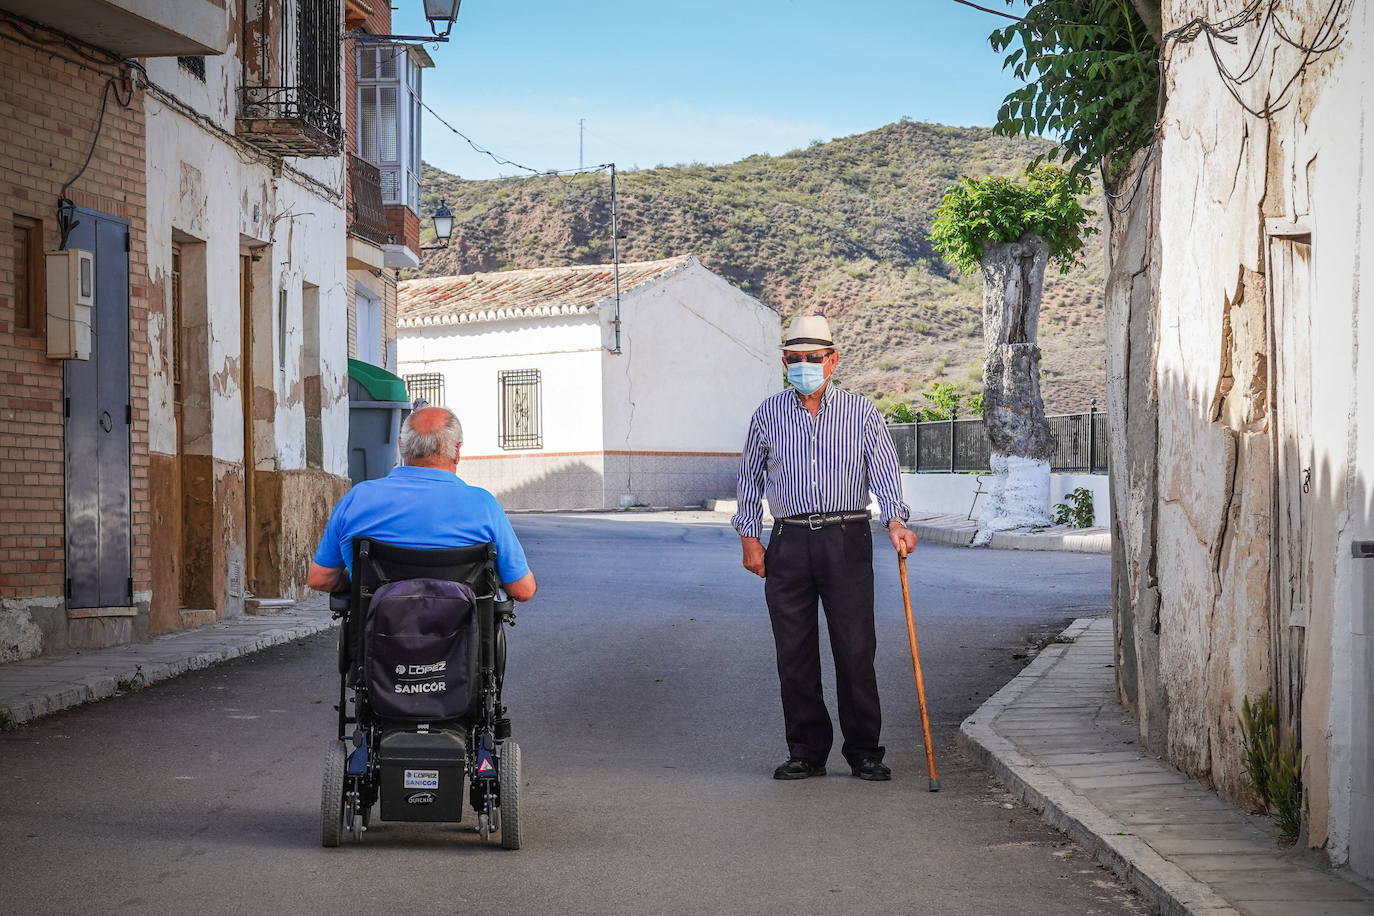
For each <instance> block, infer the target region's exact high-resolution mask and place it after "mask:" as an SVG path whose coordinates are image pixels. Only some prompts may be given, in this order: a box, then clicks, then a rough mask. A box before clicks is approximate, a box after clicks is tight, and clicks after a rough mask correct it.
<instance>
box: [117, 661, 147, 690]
mask: <svg viewBox="0 0 1374 916" xmlns="http://www.w3.org/2000/svg"><path fill="white" fill-rule="evenodd" d="M146 686H148V680H147V678H145V677H144V676H143V666H142V665H135V666H134V673H133V674H131V675H129V676H128V677H122V678H120V679H119V681H118V682H117V683H116V684H115V692H116V693H133V692H134V691H135V690H138V689H140V688H142V687H146Z"/></svg>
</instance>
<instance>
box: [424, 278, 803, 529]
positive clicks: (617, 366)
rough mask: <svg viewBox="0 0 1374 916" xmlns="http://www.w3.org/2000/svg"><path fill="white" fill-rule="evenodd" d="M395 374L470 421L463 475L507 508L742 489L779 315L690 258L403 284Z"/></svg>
mask: <svg viewBox="0 0 1374 916" xmlns="http://www.w3.org/2000/svg"><path fill="white" fill-rule="evenodd" d="M397 337H398V343H397V350H398V365H399V370H400V374H401V375H402V377H404V378H405V379H406V382H407V384H408V385H409V387H410V393H411V397H423V398H425V399H426V400H427V401H429V402H430V403H431V404H439V405H443V406H446V407H449V408H450V409H452V410H453V411H454V412H455V413H456V414H457V415H458V417H459V419H460V420H462V422H463V432H464V443H463V452H462V461H461V464H460V465H459V468H458V474H459V476H461V477H462V478H463V479H464V480H466V481H468V482H469V483H472V484H474V485H476V486H481V487H485V488H486V489H488V490H490V491H491V492H492V493H493V494H495V495H496V497H497V498H498V499H499V500H500V501H501V503H502V504H503V505H504V506H505V507H506V508H508V509H606V508H620V507H624V506H631V505H651V506H693V505H700V504H701V503H702V502H703V501H704V500H707V499H718V498H722V497H729V496H732V495H733V494H734V489H735V475H736V471H737V470H738V464H739V454H740V450H741V449H742V448H743V445H744V437H745V433H746V431H747V428H748V423H749V418H750V415H751V414H752V413H753V411H754V408H755V407H757V406H758V404H759V402H760V401H762V400H763V399H764V398H765V397H767V396H768V395H770V394H772V393H774V392H776V391H778V390H779V389H780V387H781V385H782V375H783V373H782V367H781V365H780V363H779V361H778V356H779V351H778V345H779V342H780V338H781V322H780V319H779V317H778V314H777V313H776V312H774V311H773V310H772V309H771V308H769V307H768V306H766V305H764V304H763V303H761V302H759V301H758V300H757V299H755V298H753V297H752V296H749V295H747V294H746V293H744V292H742V291H740V290H739V289H737V288H736V287H735V286H733V285H732V284H730V283H729V282H728V281H726V280H724V279H723V278H721V277H719V276H717V275H716V274H714V273H712V272H711V271H710V270H707V269H706V268H705V267H703V266H702V264H701V262H700V261H698V260H697V259H696V258H695V257H691V256H684V257H676V258H668V259H665V260H661V261H643V262H637V263H629V264H621V265H620V289H619V296H618V297H617V293H616V282H615V272H614V270H613V269H612V267H611V266H610V265H579V266H573V267H544V268H534V269H530V270H507V271H499V272H494V273H478V274H463V275H460V276H454V277H433V278H428V279H423V280H410V281H406V282H404V283H402V284H401V287H400V303H399V309H398V322H397Z"/></svg>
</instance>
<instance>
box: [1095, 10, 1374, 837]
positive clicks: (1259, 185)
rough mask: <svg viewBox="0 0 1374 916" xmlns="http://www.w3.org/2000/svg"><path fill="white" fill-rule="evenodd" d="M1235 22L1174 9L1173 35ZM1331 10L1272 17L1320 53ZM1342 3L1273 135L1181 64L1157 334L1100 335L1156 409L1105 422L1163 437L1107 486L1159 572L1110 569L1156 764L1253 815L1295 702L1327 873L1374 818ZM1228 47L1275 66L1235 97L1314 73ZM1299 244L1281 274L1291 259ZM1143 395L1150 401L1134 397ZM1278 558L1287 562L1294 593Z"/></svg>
mask: <svg viewBox="0 0 1374 916" xmlns="http://www.w3.org/2000/svg"><path fill="white" fill-rule="evenodd" d="M1232 6H1233V4H1223V3H1219V2H1208V3H1198V2H1196V0H1166V2H1165V3H1164V20H1165V25H1164V28H1165V30H1166V31H1168V30H1169V29H1171V28H1174V27H1177V26H1179V25H1181V24H1183V23H1184V22H1187V21H1189V20H1191V19H1193V18H1194V17H1195V16H1199V15H1202V16H1205V17H1210V18H1212V19H1221V18H1225V16H1226V15H1228V14H1229V13H1232V12H1234V10H1232V9H1231V7H1232ZM1327 9H1328V5H1327V4H1311V5H1308V4H1297V3H1294V4H1280V7H1279V10H1278V15H1279V17H1280V20H1281V22H1282V25H1283V26H1284V27H1285V29H1286V31H1287V33H1288V34H1290V35H1293V36H1298V35H1302V36H1307V37H1309V38H1310V37H1311V36H1312V35H1314V34H1315V33H1316V32H1317V29H1318V25H1319V22H1320V20H1321V18H1322V16H1323V15H1324V14H1325V13H1326V11H1327ZM1347 9H1348V12H1347V15H1346V17H1345V18H1344V19H1343V20H1342V23H1341V30H1342V32H1343V35H1344V38H1343V41H1342V42H1341V44H1340V46H1339V47H1338V48H1337V49H1336V50H1334V51H1333V52H1331V53H1328V54H1324V55H1320V56H1318V57H1315V58H1314V59H1312V60H1311V61H1310V62H1309V63H1308V64H1307V66H1306V68H1305V70H1303V71H1302V72H1301V74H1300V75H1299V76H1298V77H1297V80H1296V82H1295V83H1294V84H1293V88H1292V90H1291V96H1290V101H1289V103H1288V104H1287V105H1286V106H1285V107H1282V108H1281V109H1280V110H1279V111H1277V113H1275V114H1274V115H1273V116H1272V117H1270V118H1267V119H1266V118H1261V117H1256V116H1254V115H1252V114H1247V113H1245V112H1244V111H1243V110H1242V109H1241V107H1240V106H1239V105H1238V104H1237V103H1236V101H1235V100H1234V99H1233V98H1232V96H1231V95H1230V94H1229V93H1228V91H1227V89H1226V87H1225V86H1224V85H1223V82H1222V79H1221V77H1220V76H1219V74H1218V70H1217V65H1216V62H1215V61H1214V60H1213V57H1212V54H1211V53H1209V46H1208V43H1207V41H1206V40H1205V39H1204V40H1199V41H1196V42H1191V43H1179V44H1174V45H1172V46H1171V47H1170V48H1169V49H1168V51H1167V59H1166V74H1167V77H1166V81H1167V83H1166V86H1167V98H1168V103H1167V108H1166V111H1165V116H1164V121H1163V128H1162V142H1161V144H1160V149H1159V161H1158V169H1159V173H1160V184H1159V192H1158V193H1159V220H1158V245H1159V279H1158V288H1157V297H1158V299H1157V307H1156V309H1155V311H1154V314H1153V326H1154V329H1155V330H1154V336H1155V340H1154V341H1153V342H1152V341H1150V340H1148V339H1143V338H1142V337H1139V336H1137V337H1135V338H1129V337H1123V338H1121V339H1120V340H1117V341H1116V342H1115V344H1114V343H1113V341H1112V340H1109V350H1110V351H1111V353H1112V363H1113V366H1112V368H1111V370H1110V372H1111V374H1113V375H1114V376H1116V375H1119V374H1120V373H1123V372H1127V371H1129V370H1130V369H1131V368H1132V367H1134V368H1136V369H1137V370H1138V369H1139V368H1140V365H1139V359H1140V356H1141V354H1142V353H1145V354H1149V353H1150V351H1151V348H1153V358H1152V362H1146V363H1145V367H1146V368H1147V369H1148V371H1149V372H1150V375H1151V385H1152V388H1153V396H1154V397H1157V400H1158V415H1157V422H1156V423H1155V424H1154V425H1153V428H1151V427H1149V426H1148V425H1146V426H1134V425H1132V424H1131V423H1130V422H1129V419H1128V418H1127V417H1126V416H1125V411H1124V410H1118V411H1117V413H1116V415H1115V416H1113V418H1112V419H1113V422H1114V423H1122V422H1124V423H1126V430H1127V433H1128V436H1129V438H1130V442H1131V445H1132V446H1133V447H1137V448H1149V447H1152V443H1153V440H1154V438H1155V437H1157V442H1158V465H1157V469H1156V470H1155V471H1154V472H1147V473H1145V474H1143V475H1140V476H1138V477H1135V478H1133V479H1126V480H1123V487H1124V489H1120V490H1118V491H1117V492H1118V496H1119V502H1118V505H1117V506H1116V511H1117V515H1118V516H1119V517H1120V518H1121V519H1122V521H1120V522H1118V536H1120V535H1121V534H1122V532H1123V531H1124V532H1127V533H1128V534H1129V533H1130V532H1132V531H1133V532H1135V534H1136V535H1138V536H1139V537H1138V540H1139V539H1143V541H1140V543H1143V544H1144V545H1145V546H1144V547H1143V548H1140V549H1137V546H1138V545H1137V546H1133V545H1132V544H1131V543H1128V544H1127V545H1126V552H1125V553H1121V554H1119V556H1118V563H1119V564H1130V563H1132V562H1133V561H1134V560H1137V559H1140V558H1141V557H1144V558H1145V559H1146V560H1147V563H1148V567H1149V568H1148V569H1143V568H1136V567H1134V566H1130V567H1129V568H1126V567H1122V568H1118V571H1117V573H1116V575H1117V578H1118V581H1119V582H1124V583H1126V584H1127V585H1129V586H1130V587H1129V588H1125V589H1123V590H1122V591H1119V593H1118V596H1119V597H1118V624H1119V627H1121V628H1122V630H1123V635H1122V636H1121V642H1120V646H1121V650H1120V651H1121V652H1122V653H1125V654H1124V655H1122V658H1123V659H1124V660H1125V661H1127V662H1128V663H1129V671H1130V672H1131V674H1130V675H1123V682H1122V692H1123V698H1124V699H1125V700H1126V701H1127V702H1128V703H1133V704H1135V705H1136V707H1137V709H1138V710H1139V711H1140V714H1141V722H1142V735H1143V737H1144V739H1145V741H1146V743H1147V744H1148V745H1149V746H1151V747H1152V748H1154V749H1156V750H1158V751H1160V752H1162V753H1164V754H1166V755H1167V756H1168V757H1169V758H1170V759H1171V760H1172V761H1174V762H1175V763H1177V764H1178V765H1179V766H1180V767H1182V768H1183V769H1184V770H1186V771H1188V772H1189V773H1192V774H1194V775H1197V776H1199V777H1202V778H1204V779H1208V780H1210V781H1212V782H1213V783H1214V784H1215V785H1216V786H1217V788H1218V789H1219V791H1221V793H1222V794H1223V795H1225V796H1227V797H1229V798H1231V799H1233V800H1236V801H1238V802H1241V803H1244V802H1246V801H1247V786H1246V781H1245V778H1244V775H1243V766H1242V761H1241V748H1240V736H1239V730H1238V725H1237V716H1238V712H1239V707H1240V703H1241V700H1242V698H1243V697H1246V696H1250V697H1255V696H1257V695H1259V694H1261V693H1263V692H1264V691H1266V690H1274V691H1275V693H1276V694H1277V695H1278V696H1279V697H1280V702H1281V703H1284V702H1288V701H1289V700H1290V699H1291V700H1292V703H1293V708H1292V710H1291V715H1290V716H1289V718H1290V720H1291V721H1292V722H1293V723H1294V725H1295V727H1296V728H1297V730H1298V732H1299V733H1300V737H1301V741H1302V746H1303V751H1304V758H1305V767H1304V782H1305V785H1306V811H1307V817H1306V830H1305V839H1306V842H1307V843H1308V844H1309V845H1310V846H1312V847H1314V848H1322V849H1325V850H1326V851H1327V852H1328V853H1329V855H1330V856H1331V858H1332V859H1333V860H1334V861H1335V862H1337V863H1343V862H1345V861H1346V859H1347V856H1348V854H1349V850H1350V846H1351V842H1352V838H1351V833H1350V830H1351V827H1350V825H1351V822H1352V811H1353V810H1354V809H1355V807H1356V806H1357V805H1360V804H1365V805H1367V804H1369V803H1370V802H1369V800H1368V799H1365V800H1361V799H1360V798H1358V797H1357V796H1356V795H1353V794H1352V791H1353V790H1352V787H1353V786H1354V785H1355V784H1356V783H1358V782H1359V781H1360V780H1359V777H1358V774H1354V773H1353V772H1352V767H1353V766H1354V763H1353V762H1352V761H1354V760H1357V759H1363V758H1360V757H1359V756H1358V755H1356V754H1354V753H1353V750H1352V749H1353V748H1354V745H1355V743H1356V742H1357V741H1368V740H1370V739H1369V736H1368V735H1367V733H1366V732H1365V731H1364V730H1363V729H1365V728H1366V727H1367V724H1366V723H1362V722H1361V721H1358V719H1357V715H1356V712H1355V709H1356V708H1357V706H1358V704H1354V705H1352V696H1353V695H1354V694H1356V693H1358V692H1360V691H1363V692H1364V693H1366V694H1367V693H1368V692H1369V690H1370V689H1371V685H1370V684H1369V683H1368V682H1367V681H1366V682H1363V683H1358V684H1357V683H1356V682H1355V680H1354V678H1355V676H1356V669H1355V661H1356V652H1357V651H1363V643H1361V642H1359V640H1360V639H1361V638H1362V634H1363V630H1362V629H1361V627H1362V626H1365V625H1367V624H1364V623H1362V622H1361V621H1362V620H1363V616H1362V615H1364V613H1365V611H1364V610H1362V609H1359V608H1357V607H1356V605H1355V602H1356V598H1355V595H1354V591H1353V584H1352V582H1353V568H1352V562H1353V561H1352V559H1351V541H1352V540H1354V539H1360V538H1371V537H1374V400H1371V399H1370V398H1368V397H1366V398H1364V399H1363V402H1361V400H1360V399H1359V398H1358V393H1359V392H1361V391H1363V392H1365V393H1368V392H1370V391H1374V286H1371V285H1370V284H1368V283H1365V284H1363V285H1362V282H1361V281H1362V277H1361V271H1362V270H1366V271H1367V270H1368V266H1369V265H1372V264H1374V250H1371V245H1374V242H1371V234H1370V233H1369V232H1368V231H1366V230H1365V223H1366V220H1367V219H1368V218H1369V217H1370V216H1371V215H1374V190H1371V184H1370V179H1371V178H1374V170H1371V168H1370V166H1371V165H1374V161H1371V160H1372V159H1374V146H1371V145H1370V143H1369V142H1368V139H1367V133H1368V130H1369V127H1370V126H1374V91H1371V87H1370V86H1369V83H1368V75H1367V70H1368V64H1369V60H1370V59H1371V54H1374V18H1371V13H1370V11H1369V8H1368V5H1367V4H1354V5H1347ZM1234 37H1235V38H1237V39H1238V40H1237V42H1236V43H1235V44H1234V45H1230V44H1226V43H1218V47H1219V48H1220V50H1219V52H1218V53H1219V54H1220V56H1221V57H1222V58H1223V61H1224V62H1225V64H1226V65H1227V66H1228V67H1230V68H1231V69H1232V71H1233V72H1241V70H1242V69H1243V68H1244V66H1245V62H1246V60H1247V59H1249V57H1250V55H1251V53H1252V52H1253V51H1254V49H1255V48H1256V47H1257V46H1258V47H1260V48H1261V51H1260V53H1259V54H1258V55H1256V56H1255V62H1254V67H1255V68H1256V69H1255V73H1256V76H1255V78H1254V79H1252V80H1250V81H1249V82H1247V83H1245V84H1244V85H1242V86H1241V87H1240V88H1239V90H1238V91H1239V92H1240V93H1241V96H1242V98H1243V99H1245V101H1246V102H1247V103H1248V104H1250V105H1251V106H1252V107H1254V108H1260V107H1262V106H1263V105H1264V104H1265V103H1266V102H1269V103H1272V102H1274V101H1275V100H1277V99H1279V97H1280V95H1281V93H1282V92H1283V90H1284V86H1285V84H1287V83H1288V81H1289V79H1290V78H1292V77H1293V76H1294V74H1295V73H1298V72H1299V69H1300V66H1301V64H1302V55H1301V54H1300V53H1299V52H1297V51H1295V50H1294V49H1293V48H1292V47H1291V46H1288V45H1285V44H1283V43H1282V42H1278V41H1275V40H1274V38H1273V32H1272V29H1271V31H1270V32H1269V33H1268V35H1267V37H1266V35H1265V34H1264V32H1263V31H1262V30H1261V29H1260V28H1259V26H1258V24H1255V25H1252V26H1249V27H1247V28H1245V29H1242V30H1240V31H1237V32H1235V33H1234ZM1294 246H1297V247H1296V248H1294ZM1308 246H1310V248H1309V247H1308ZM1294 250H1297V251H1299V255H1298V256H1297V260H1295V261H1294V262H1293V264H1296V265H1298V266H1296V267H1294V266H1291V265H1290V266H1289V267H1288V268H1285V270H1287V271H1288V273H1286V274H1285V273H1284V272H1283V271H1282V270H1280V269H1279V268H1277V267H1276V266H1275V265H1276V262H1277V259H1282V258H1288V257H1292V254H1291V252H1292V251H1294ZM1309 250H1310V259H1311V260H1310V277H1309V276H1308V268H1307V262H1306V260H1305V258H1306V257H1307V252H1308V251H1309ZM1294 271H1301V275H1300V276H1296V275H1295V274H1294ZM1295 276H1296V279H1294V277H1295ZM1110 310H1111V305H1110V303H1109V311H1110ZM1114 333H1116V334H1118V335H1119V334H1125V333H1127V328H1125V327H1116V328H1115V331H1109V335H1108V336H1109V338H1112V337H1113V334H1114ZM1135 391H1136V392H1137V396H1139V397H1144V395H1141V394H1139V393H1140V391H1141V388H1140V386H1139V383H1138V381H1137V384H1136V388H1135ZM1309 392H1310V394H1309ZM1140 416H1144V414H1141V415H1140ZM1113 458H1114V459H1115V458H1116V456H1115V455H1114V456H1113ZM1113 467H1114V468H1116V467H1118V465H1117V464H1116V463H1115V460H1114V464H1113ZM1128 478H1129V475H1128ZM1123 497H1124V499H1125V500H1126V501H1127V504H1126V505H1124V506H1123V505H1121V504H1120V501H1121V498H1123ZM1285 519H1286V520H1285ZM1123 526H1124V527H1123ZM1128 540H1129V539H1128ZM1286 556H1293V557H1296V558H1297V559H1296V560H1295V561H1293V562H1292V564H1291V568H1292V570H1293V572H1292V575H1291V576H1290V575H1288V574H1287V573H1285V572H1284V570H1286V569H1288V568H1289V567H1288V566H1285V563H1287V562H1288V561H1287V560H1285V559H1284V557H1286ZM1152 590H1157V592H1156V593H1157V601H1158V608H1157V620H1153V621H1148V620H1142V619H1141V618H1142V615H1151V614H1153V613H1155V609H1154V608H1153V606H1152V603H1153V600H1154V597H1153V595H1152V594H1151V591H1152ZM1291 596H1297V597H1291ZM1275 608H1284V609H1286V610H1284V612H1283V613H1282V614H1276V613H1275ZM1151 632H1153V633H1154V634H1156V636H1157V645H1150V644H1149V634H1150V633H1151ZM1142 634H1143V636H1142ZM1127 656H1129V657H1127ZM1290 685H1291V687H1290ZM1366 706H1367V704H1366ZM1368 763H1369V761H1367V760H1366V761H1365V763H1364V764H1363V765H1366V766H1367V765H1368ZM1355 842H1356V844H1357V845H1358V843H1359V842H1374V837H1371V838H1369V839H1367V840H1359V839H1358V838H1357V839H1356V841H1355Z"/></svg>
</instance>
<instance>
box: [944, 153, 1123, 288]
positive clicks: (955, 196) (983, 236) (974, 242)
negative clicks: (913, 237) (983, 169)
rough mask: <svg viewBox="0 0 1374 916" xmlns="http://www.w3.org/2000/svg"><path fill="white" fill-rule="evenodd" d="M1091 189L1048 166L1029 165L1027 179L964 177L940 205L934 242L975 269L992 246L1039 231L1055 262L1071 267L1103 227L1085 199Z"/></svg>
mask: <svg viewBox="0 0 1374 916" xmlns="http://www.w3.org/2000/svg"><path fill="white" fill-rule="evenodd" d="M1090 190H1091V185H1090V183H1089V181H1088V179H1087V178H1085V177H1081V176H1079V177H1076V176H1074V175H1073V174H1071V173H1069V172H1066V171H1064V170H1063V169H1059V168H1055V167H1054V166H1049V165H1039V166H1034V167H1032V168H1030V169H1027V170H1026V176H1025V180H1024V181H1015V180H1013V179H1010V178H1002V177H999V176H996V175H994V176H990V177H988V178H969V177H968V176H965V177H963V178H960V179H959V183H958V184H956V185H955V186H954V187H952V188H950V189H949V190H948V191H946V192H945V196H944V198H943V200H941V202H940V205H939V206H938V207H936V208H935V221H934V223H932V224H931V227H930V240H931V242H932V243H933V244H934V245H935V250H936V251H938V252H940V254H942V255H944V256H945V257H946V258H948V259H949V260H950V261H952V262H953V263H954V266H956V267H958V268H959V269H960V270H962V271H963V272H964V273H974V272H975V271H977V270H978V269H979V268H980V266H981V265H982V260H983V254H984V251H985V250H986V248H987V246H988V245H991V244H995V243H997V242H1014V241H1016V240H1017V239H1019V238H1021V237H1022V236H1024V235H1027V234H1031V235H1038V236H1039V237H1041V238H1043V239H1044V240H1045V242H1046V243H1047V244H1048V245H1049V253H1050V260H1052V261H1053V262H1054V263H1056V264H1058V265H1059V266H1060V268H1062V269H1064V270H1068V269H1069V268H1070V267H1072V266H1073V265H1074V264H1076V263H1077V261H1078V254H1079V252H1080V251H1082V249H1083V243H1084V240H1085V239H1086V238H1087V237H1088V236H1090V235H1093V234H1094V233H1096V232H1097V231H1098V230H1097V227H1096V226H1092V225H1089V222H1088V220H1089V219H1090V218H1091V217H1092V216H1093V215H1094V214H1093V211H1091V210H1089V209H1087V208H1085V207H1084V206H1083V204H1082V203H1081V201H1080V197H1082V196H1083V195H1085V194H1087V193H1088V192H1089V191H1090Z"/></svg>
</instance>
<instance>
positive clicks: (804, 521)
mask: <svg viewBox="0 0 1374 916" xmlns="http://www.w3.org/2000/svg"><path fill="white" fill-rule="evenodd" d="M871 517H872V516H870V515H869V514H868V513H867V512H836V513H834V514H832V515H793V516H789V517H788V518H780V519H778V521H779V522H780V523H782V524H784V525H795V526H797V527H799V528H810V529H811V530H812V531H816V530H817V529H820V528H828V527H829V526H831V525H843V524H845V523H846V522H866V521H868V520H869V518H871Z"/></svg>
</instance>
